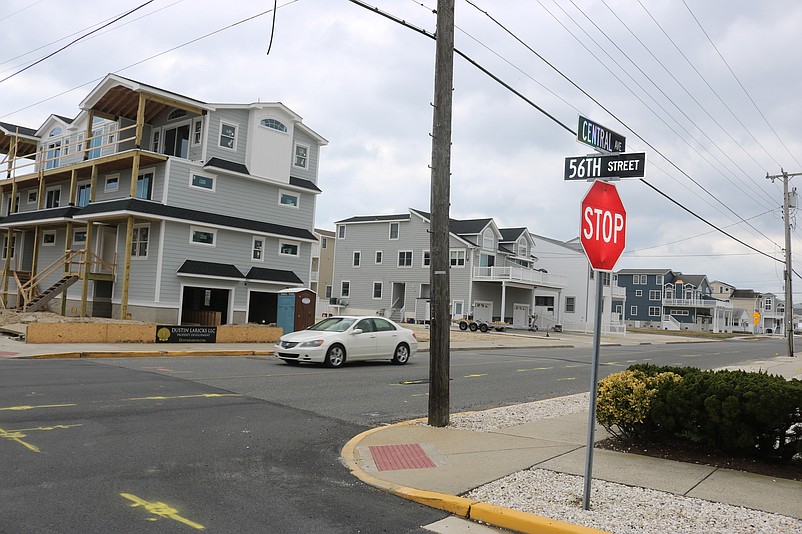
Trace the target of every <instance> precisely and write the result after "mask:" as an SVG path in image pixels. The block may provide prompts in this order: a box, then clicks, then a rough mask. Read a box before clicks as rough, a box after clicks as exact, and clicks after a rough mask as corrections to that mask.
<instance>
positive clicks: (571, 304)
mask: <svg viewBox="0 0 802 534" xmlns="http://www.w3.org/2000/svg"><path fill="white" fill-rule="evenodd" d="M575 311H576V297H565V313H574V312H575Z"/></svg>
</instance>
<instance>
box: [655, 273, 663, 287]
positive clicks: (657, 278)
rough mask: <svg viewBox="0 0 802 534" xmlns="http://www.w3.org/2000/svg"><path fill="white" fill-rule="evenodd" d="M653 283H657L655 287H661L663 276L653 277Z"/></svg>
mask: <svg viewBox="0 0 802 534" xmlns="http://www.w3.org/2000/svg"><path fill="white" fill-rule="evenodd" d="M655 281H656V282H657V285H658V286H661V285H663V275H662V274H658V275H657V276H656V277H655Z"/></svg>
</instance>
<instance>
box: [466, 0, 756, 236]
mask: <svg viewBox="0 0 802 534" xmlns="http://www.w3.org/2000/svg"><path fill="white" fill-rule="evenodd" d="M465 1H466V2H467V3H468V4H470V5H471V6H472V7H474V8H475V9H476V10H477V11H479V12H480V13H482V14H484V15H485V16H486V17H487V18H489V19H490V20H492V21H493V22H494V23H495V24H496V25H498V26H499V27H500V28H501V29H502V30H504V31H505V32H506V33H507V34H509V35H510V36H511V37H512V38H513V39H515V40H516V41H518V42H519V43H520V44H521V45H523V46H524V47H525V48H526V49H527V50H529V51H530V52H531V53H532V54H534V55H535V56H537V57H538V59H540V60H541V61H543V62H544V63H545V64H546V65H548V66H549V67H550V68H551V69H552V70H554V71H555V72H556V73H557V74H559V75H560V76H561V77H563V78H564V79H565V80H566V81H568V83H570V84H571V85H573V86H574V87H575V88H576V89H577V90H579V91H580V92H581V93H582V94H584V95H585V96H587V97H588V98H589V99H590V100H592V101H593V102H594V103H595V104H596V105H598V106H599V107H601V108H602V109H603V110H604V111H606V112H607V113H608V114H610V116H612V117H613V118H614V119H616V120H617V121H618V122H619V123H621V124H622V125H623V126H624V127H625V128H626V129H628V130H629V131H630V132H632V133H633V135H635V136H636V137H637V138H638V139H640V140H641V141H642V142H644V143H645V144H646V146H648V147H649V148H651V149H652V150H654V151H655V152H657V154H659V155H660V156H661V157H662V158H663V159H665V160H666V161H667V162H668V163H669V164H670V165H671V166H672V167H674V168H675V169H677V170H678V171H679V172H680V173H681V174H682V175H683V176H685V177H686V178H688V179H689V180H690V181H691V182H693V183H694V184H695V185H696V186H697V187H699V188H700V189H701V190H702V191H704V192H705V193H707V195H708V196H709V197H711V198H712V199H713V200H715V201H716V202H718V203H719V204H721V205H722V206H723V207H724V208H726V209H727V210H728V211H729V212H730V213H732V214H733V215H734V216H735V217H736V218H738V219H739V220H740V221H741V222H745V223H746V221H745V220H744V219H743V217H741V216H740V215H739V214H738V213H736V212H735V211H734V210H733V209H732V208H730V207H729V206H727V205H726V204H725V203H724V202H722V201H721V199H719V198H718V197H717V196H716V195H714V194H713V193H712V192H710V191H708V190H707V188H705V187H704V186H703V185H702V184H700V183H699V182H698V181H697V180H695V179H694V178H693V177H691V175H689V174H688V173H687V172H685V171H684V170H682V169H681V168H680V167H679V166H678V165H677V164H676V163H674V162H673V161H672V160H671V159H670V158H669V157H668V156H666V155H665V154H663V153H662V152H661V151H660V150H658V149H657V147H655V146H654V145H652V144H651V143H649V141H647V140H646V139H644V138H643V136H641V135H640V134H638V132H636V131H635V130H634V129H633V128H632V127H631V126H629V125H628V124H627V123H626V122H624V121H623V120H622V119H621V118H620V117H618V116H617V115H616V114H615V113H613V112H612V111H611V110H609V109H608V108H607V107H606V106H605V105H604V104H602V103H601V102H599V101H598V100H597V99H596V98H594V97H593V96H592V95H590V93H588V92H587V91H585V90H584V89H583V88H582V87H580V86H579V85H578V84H577V83H576V82H574V81H573V80H572V79H571V78H570V77H568V76H567V75H566V74H564V73H563V72H562V71H561V70H560V69H558V68H557V67H555V66H554V65H553V64H552V63H551V62H550V61H548V60H547V59H546V58H544V57H543V56H542V55H541V54H540V53H538V52H537V51H536V50H535V49H534V48H532V47H531V46H530V45H529V44H527V43H526V42H524V41H523V40H522V39H521V38H520V37H518V36H517V35H516V34H515V33H514V32H512V31H511V30H510V29H509V28H507V27H506V26H505V25H504V24H502V23H501V22H499V21H498V20H497V19H496V18H495V17H493V16H492V15H491V14H490V13H488V12H487V11H485V10H482V9H481V8H479V6H477V5H476V4H475V3H474V2H473V1H472V0H465ZM537 1H538V3H539V4H540V5H541V7H543V9H544V10H545V11H546V12H547V13H549V15H551V16H552V17H553V18H554V19H555V20H556V21H557V23H558V24H560V25H561V26H562V27H563V28H564V29H565V30H566V31H568V32H569V33H571V32H570V30H568V28H566V27H565V26H564V25H563V24H562V22H560V21H559V19H557V18H556V17H555V16H554V15H553V14H552V13H551V11H549V10H548V9H546V7H545V6H544V5H543V4H542V3H541V2H540V0H537ZM571 36H572V37H574V39H576V40H577V41H578V42H579V43H580V44H581V45H582V46H583V47H584V48H585V49H586V50H588V52H589V53H590V54H591V55H593V56H594V57H596V56H595V54H593V52H592V51H591V50H589V49H588V47H587V46H585V44H584V43H583V42H582V41H581V40H580V39H578V38H577V37H576V36H575V35H573V33H571ZM605 67H606V65H605ZM607 70H608V71H610V69H609V68H607ZM610 72H611V74H612V75H613V76H614V77H616V78H617V79H618V80H619V82H621V80H620V79H619V78H618V76H617V75H616V74H615V73H613V72H612V71H610ZM621 83H622V85H624V86H625V87H626V84H623V82H621ZM627 89H629V88H628V87H627ZM630 92H631V93H632V94H633V95H634V96H635V97H636V98H638V100H640V101H641V102H642V103H643V104H644V105H645V106H646V107H647V108H648V109H649V110H650V111H652V113H654V115H655V116H656V117H657V118H658V119H660V120H661V121H662V118H661V117H660V116H659V115H657V114H656V113H655V112H654V110H652V109H651V108H650V107H649V106H648V105H647V104H646V103H645V102H643V100H642V99H641V98H640V97H639V96H638V95H637V94H635V93H634V92H633V91H632V90H631V89H630ZM663 123H664V124H666V123H665V121H663ZM560 124H562V123H560ZM666 126H668V124H666ZM668 127H669V128H671V127H670V126H668ZM672 131H674V130H673V129H672ZM674 133H675V134H677V132H676V131H674ZM677 136H678V137H680V138H681V139H682V136H680V135H679V134H677ZM683 141H684V139H683ZM685 142H686V144H687V141H685ZM688 146H691V145H690V144H688ZM691 148H693V147H691ZM694 150H695V149H694ZM697 153H698V152H697ZM700 155H701V154H700ZM746 224H747V226H749V227H751V228H752V229H753V230H754V231H755V232H757V233H759V234H760V235H762V236H763V237H765V238H766V239H768V240H769V241H771V238H769V237H768V236H766V235H765V234H763V233H762V232H760V230H758V229H757V228H754V227H753V226H752V225H750V224H749V223H746Z"/></svg>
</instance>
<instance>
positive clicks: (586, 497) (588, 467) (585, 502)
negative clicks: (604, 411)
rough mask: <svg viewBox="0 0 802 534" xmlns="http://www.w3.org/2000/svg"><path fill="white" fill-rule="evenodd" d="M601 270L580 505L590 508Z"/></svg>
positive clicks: (600, 283) (600, 282)
mask: <svg viewBox="0 0 802 534" xmlns="http://www.w3.org/2000/svg"><path fill="white" fill-rule="evenodd" d="M603 290H604V285H603V284H602V271H596V317H595V319H594V321H593V323H594V325H593V358H592V362H591V367H590V409H589V410H588V441H587V444H586V447H585V449H586V452H585V491H584V492H583V494H582V507H583V508H584V509H585V510H590V481H591V478H593V443H594V441H595V439H596V395H597V394H598V391H599V347H601V325H602V320H601V314H602V291H603Z"/></svg>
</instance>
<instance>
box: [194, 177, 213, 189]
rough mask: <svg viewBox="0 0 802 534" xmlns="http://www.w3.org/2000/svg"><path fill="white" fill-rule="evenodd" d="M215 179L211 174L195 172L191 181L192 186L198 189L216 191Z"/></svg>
mask: <svg viewBox="0 0 802 534" xmlns="http://www.w3.org/2000/svg"><path fill="white" fill-rule="evenodd" d="M214 183H215V179H214V178H213V177H211V176H203V175H201V174H193V175H192V178H191V180H190V182H189V185H190V187H194V188H196V189H205V190H207V191H214Z"/></svg>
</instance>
